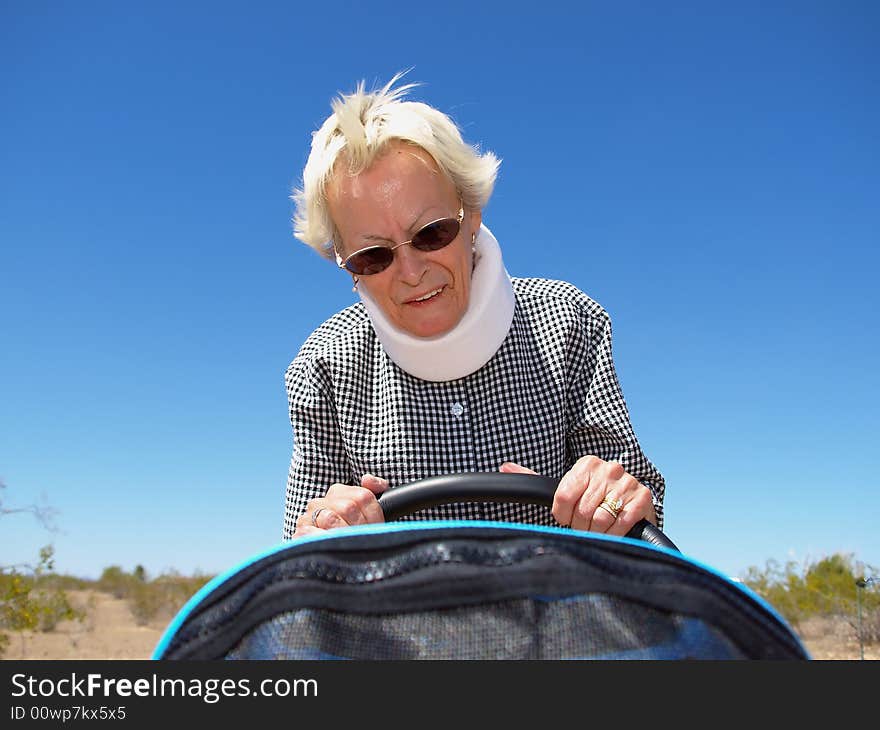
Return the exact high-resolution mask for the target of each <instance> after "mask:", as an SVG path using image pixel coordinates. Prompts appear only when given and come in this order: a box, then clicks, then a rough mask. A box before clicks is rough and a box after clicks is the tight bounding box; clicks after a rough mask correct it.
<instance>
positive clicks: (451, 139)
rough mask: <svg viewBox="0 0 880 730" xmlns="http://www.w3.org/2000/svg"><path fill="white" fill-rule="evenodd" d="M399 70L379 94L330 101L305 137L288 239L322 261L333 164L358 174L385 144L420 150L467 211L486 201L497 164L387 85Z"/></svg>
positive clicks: (329, 246) (328, 250) (329, 235)
mask: <svg viewBox="0 0 880 730" xmlns="http://www.w3.org/2000/svg"><path fill="white" fill-rule="evenodd" d="M405 73H406V72H405V71H404V72H401V73H397V74H395V75H394V78H392V79H391V81H389V82H388V83H387V84H386V85H385V86H383V87H382V88H381V89H378V90H374V91H370V92H367V91H365V90H364V82H363V81H361V82H360V83H358V85H357V88H356V89H355V91H354V92H353V93H351V94H343V95H340V96H339V97H337V98H336V99H334V100H333V101H332V102H331V107H332V109H333V113H332V114H331V115H330V116H329V117H328V118H327V119H326V120H325V121H324V123H323V124H322V125H321V127H320V129H318V131H317V132H314V133H313V134H312V147H311V152H310V153H309V158H308V161H307V162H306V165H305V168H304V169H303V176H302V186H301V187H300V188H298V189H296V190H294V193H293V195H292V196H291V197H292V199H293V200H294V202H295V203H296V212H295V214H294V219H293V222H294V235H295V236H296V237H297V238H298V239H299V240H301V241H302V242H303V243H305V244H307V245H309V246H311V247H312V248H313V249H315V250H316V251H317V252H318V253H319V254H321V255H322V256H324V257H326V258H332V257H333V241H334V239H335V238H336V228H335V226H334V224H333V220H332V219H331V217H330V211H329V209H328V206H327V189H328V187H329V185H330V183H331V181H332V179H333V176H334V174H335V173H336V171H337V169H336V168H337V166H338V164H337V163H339V162H340V160H345V161H347V163H348V173H349V174H351V175H357V174H359V173H361V172H363V171H364V170H366V169H367V168H369V166H370V165H371V164H372V163H373V161H374V160H375V159H376V157H377V156H379V155H380V154H381V153H382V152H383V151H384V150H385V149H386V147H387V146H388V143H389V142H392V141H396V140H399V141H403V142H406V143H409V144H413V145H416V146H417V147H420V148H421V149H423V150H424V151H425V152H427V153H428V154H429V155H430V156H431V157H432V158H433V159H434V161H435V162H436V163H437V166H438V167H439V168H440V170H441V171H442V172H443V173H445V174H446V175H447V176H448V177H449V179H450V180H451V181H452V183H453V184H454V185H455V188H456V190H457V191H458V193H459V195H460V196H461V199H462V202H463V204H464V207H465V208H466V209H471V210H482V209H483V208H485V207H486V204H487V203H488V202H489V198H490V197H491V195H492V190H493V188H494V187H495V178H496V176H497V174H498V166H499V165H500V164H501V161H500V160H499V159H498V158H497V157H496V156H495V155H494V154H493V153H492V152H484V153H481V152H480V150H479V148H478V147H477V146H471V145H468V144H467V143H466V142H465V141H464V140H463V139H462V136H461V132H460V131H459V129H458V127H457V126H456V124H455V122H453V121H452V119H450V118H449V117H448V116H447V115H445V114H443V113H442V112H440V111H438V110H437V109H434V108H433V107H431V106H429V105H427V104H423V103H421V102H416V101H405V100H404V97H405V96H406V94H407V92H408V91H409V90H410V89H412V88H414V87H415V86H417V84H406V85H403V86H399V87H398V88H396V89H394V88H392V87H393V86H394V84H395V83H396V82H397V81H398V80H399V79H400V78H401V77H402V76H403V75H404V74H405Z"/></svg>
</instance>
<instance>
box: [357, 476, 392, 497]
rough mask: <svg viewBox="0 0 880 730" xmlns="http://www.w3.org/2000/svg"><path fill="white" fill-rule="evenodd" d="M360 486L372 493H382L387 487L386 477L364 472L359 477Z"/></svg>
mask: <svg viewBox="0 0 880 730" xmlns="http://www.w3.org/2000/svg"><path fill="white" fill-rule="evenodd" d="M361 486H362V487H363V488H364V489H369V490H370V491H371V492H372V493H373V494H382V492H384V491H385V490H386V489H388V487H389V484H388V480H387V479H383V478H382V477H377V476H376V475H375V474H364V475H363V476H362V477H361Z"/></svg>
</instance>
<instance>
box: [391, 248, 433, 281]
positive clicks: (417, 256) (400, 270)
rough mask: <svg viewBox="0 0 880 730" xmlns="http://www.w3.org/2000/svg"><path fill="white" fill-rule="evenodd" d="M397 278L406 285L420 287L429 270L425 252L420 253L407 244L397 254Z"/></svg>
mask: <svg viewBox="0 0 880 730" xmlns="http://www.w3.org/2000/svg"><path fill="white" fill-rule="evenodd" d="M395 253H396V254H397V255H396V256H395V257H394V258H395V262H394V263H395V264H396V265H397V266H396V268H397V271H396V272H395V273H396V276H397V278H398V279H400V280H401V281H402V282H404V283H405V284H409V285H410V286H418V284H419V282H421V280H422V278H423V277H424V275H425V272H426V271H427V270H428V258H427V255H426V254H425V252H424V251H419V250H418V249H417V248H415V247H414V246H411V245H410V244H408V243H407V244H405V245H403V246H401V247H400V248H398V249H397V251H396V252H395Z"/></svg>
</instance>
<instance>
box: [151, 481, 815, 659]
mask: <svg viewBox="0 0 880 730" xmlns="http://www.w3.org/2000/svg"><path fill="white" fill-rule="evenodd" d="M555 488H556V482H554V481H553V480H550V479H546V478H544V477H533V476H531V475H522V474H499V473H494V474H464V475H454V476H450V477H438V478H432V479H425V480H422V481H420V482H415V483H413V484H410V485H406V486H401V487H397V488H395V489H391V490H389V491H388V492H386V493H385V494H383V495H382V496H381V497H380V499H379V503H380V504H381V505H382V508H383V511H384V512H385V516H386V520H388V522H386V523H385V524H380V525H368V526H364V527H352V528H345V529H341V530H332V531H330V532H328V533H327V534H326V535H321V536H318V537H307V538H301V539H297V540H294V541H291V542H286V543H283V544H281V545H279V546H277V547H275V548H274V549H271V550H269V551H267V552H265V553H263V554H261V555H257V556H255V557H254V558H252V559H251V560H248V561H246V562H244V563H243V564H242V565H240V566H238V567H237V568H235V569H233V570H231V571H229V572H227V573H225V574H223V575H221V576H218V577H217V578H215V579H214V580H213V581H211V582H210V583H209V584H208V585H206V586H205V587H204V588H203V589H202V590H201V591H199V593H197V594H196V595H195V596H193V597H192V598H191V599H190V601H189V602H188V603H187V604H186V605H185V606H184V607H183V608H182V609H181V611H180V612H179V613H178V615H177V617H176V618H175V619H174V620H173V622H172V623H171V624H170V625H169V627H168V628H167V630H166V632H165V634H164V636H163V637H162V639H161V641H160V642H159V644H158V646H157V647H156V650H155V652H154V654H153V658H154V659H168V660H171V659H377V660H396V659H810V657H809V655H808V653H807V651H806V649H805V648H804V646H803V645H802V644H801V642H800V640H799V639H798V637H797V636H796V634H794V632H793V631H792V630H791V628H790V627H789V626H788V625H787V624H786V623H785V621H784V620H783V619H782V618H781V617H780V616H779V615H778V614H777V612H776V611H775V610H774V609H773V608H772V607H771V606H770V605H769V604H767V603H766V602H764V601H763V600H762V599H761V598H760V597H758V596H757V595H755V594H754V593H753V592H751V591H750V590H749V589H748V588H746V587H745V586H743V585H741V584H739V583H736V582H734V581H732V580H730V579H728V578H726V577H724V576H723V575H721V574H720V573H718V572H716V571H714V570H712V569H711V568H708V567H706V566H704V565H701V564H700V563H698V562H695V561H694V560H691V559H689V558H688V557H686V556H685V555H683V554H682V553H681V552H679V551H678V549H677V548H676V546H675V545H674V544H673V543H672V542H671V541H670V540H669V539H668V538H667V537H666V536H665V535H664V534H663V533H662V532H660V531H659V530H657V529H656V528H654V527H653V525H650V524H649V523H647V522H642V523H641V524H640V525H637V526H636V528H634V529H633V531H632V532H631V533H630V536H628V537H625V538H616V537H609V536H604V535H597V534H593V533H585V532H578V531H574V530H570V529H563V528H552V527H535V526H531V525H520V524H514V523H504V522H480V521H423V522H409V521H407V522H397V523H395V522H392V520H394V519H396V518H398V517H400V516H402V515H405V514H410V513H413V512H417V511H418V510H420V509H424V508H426V507H429V506H433V505H436V504H440V503H443V502H461V501H480V502H487V501H508V502H513V501H517V502H527V503H537V504H547V505H549V504H551V503H552V498H553V492H554V491H555Z"/></svg>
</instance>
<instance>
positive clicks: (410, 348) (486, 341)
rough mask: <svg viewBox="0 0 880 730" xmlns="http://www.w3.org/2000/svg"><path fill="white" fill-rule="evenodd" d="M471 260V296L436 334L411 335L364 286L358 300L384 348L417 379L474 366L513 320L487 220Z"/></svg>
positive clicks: (443, 377) (506, 279)
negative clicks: (445, 328) (458, 316)
mask: <svg viewBox="0 0 880 730" xmlns="http://www.w3.org/2000/svg"><path fill="white" fill-rule="evenodd" d="M475 243H476V256H475V261H476V265H475V267H474V272H473V276H472V278H471V292H470V301H469V302H468V308H467V311H466V312H465V313H464V316H463V317H462V318H461V320H460V321H459V323H458V324H457V325H455V327H453V328H452V329H451V330H449V332H446V333H444V334H442V335H438V336H437V337H416V336H415V335H411V334H409V333H407V332H404V331H403V330H401V329H399V328H398V327H396V326H395V325H393V324H392V323H391V322H389V321H388V318H387V317H386V316H385V314H384V313H383V312H382V310H381V309H380V308H379V306H378V305H377V304H376V302H375V301H374V300H373V299H372V298H371V297H370V295H369V294H367V292H366V291H365V289H366V287H359V288H358V294H360V297H361V301H362V302H363V303H364V307H366V310H367V314H369V316H370V321H371V322H372V324H373V329H374V330H375V331H376V336H377V337H378V338H379V342H381V343H382V347H383V348H385V352H386V353H387V354H388V357H390V358H391V359H392V360H393V361H394V362H395V363H397V365H398V366H400V367H401V368H402V369H403V370H405V371H406V372H408V373H409V374H410V375H414V376H415V377H417V378H421V379H422V380H431V381H434V382H443V381H447V380H457V379H458V378H463V377H465V376H466V375H470V374H471V373H473V372H476V371H477V370H479V369H480V368H481V367H483V365H485V364H486V363H487V362H489V360H490V359H491V358H492V356H493V355H494V354H495V353H496V352H497V351H498V348H499V347H501V343H502V342H504V338H505V337H507V333H508V332H509V331H510V325H511V323H512V322H513V305H514V297H513V286H512V285H511V283H510V276H509V275H508V273H507V271H506V270H505V268H504V263H503V261H502V260H501V248H500V247H499V246H498V241H497V240H495V236H493V235H492V233H491V231H490V230H489V229H488V228H486V226H484V225H481V226H480V232H479V233H478V234H477V239H476V242H475Z"/></svg>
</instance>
